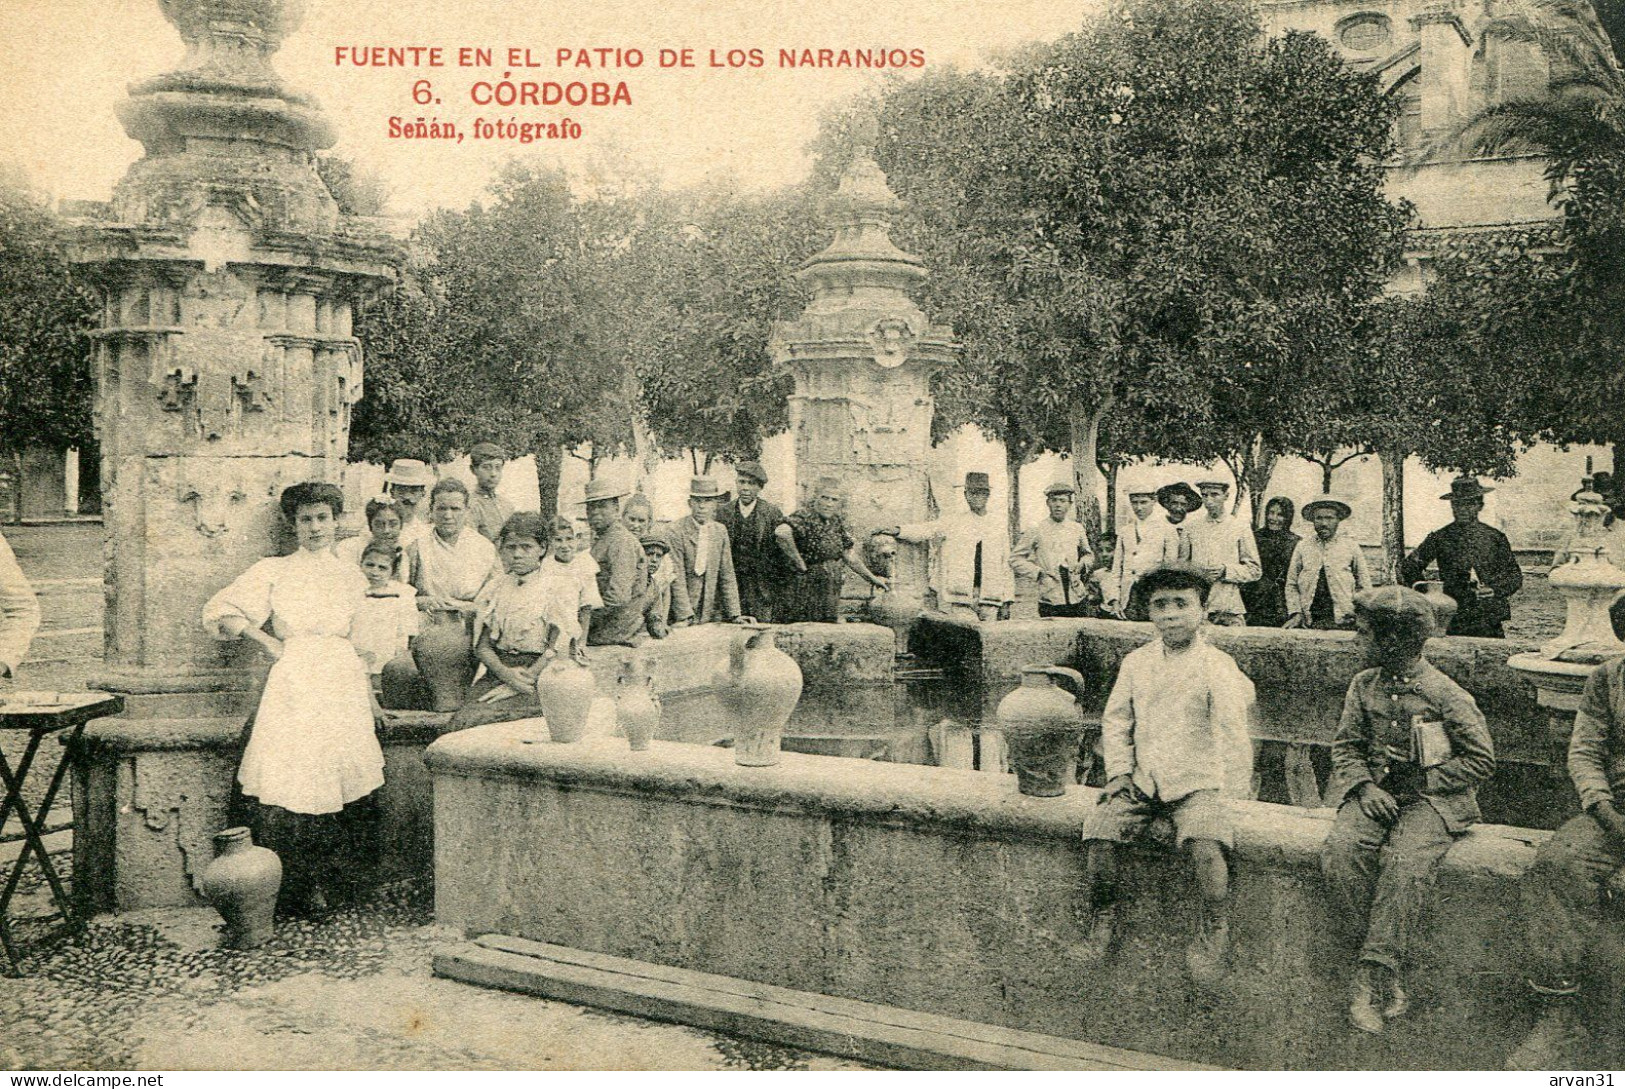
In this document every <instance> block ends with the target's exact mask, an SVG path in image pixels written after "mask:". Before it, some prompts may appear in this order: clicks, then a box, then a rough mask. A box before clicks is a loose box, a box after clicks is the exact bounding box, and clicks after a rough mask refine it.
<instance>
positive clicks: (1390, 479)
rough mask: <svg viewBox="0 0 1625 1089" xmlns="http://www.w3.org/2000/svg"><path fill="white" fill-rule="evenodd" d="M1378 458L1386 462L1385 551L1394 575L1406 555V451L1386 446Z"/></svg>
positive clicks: (1383, 512)
mask: <svg viewBox="0 0 1625 1089" xmlns="http://www.w3.org/2000/svg"><path fill="white" fill-rule="evenodd" d="M1377 460H1378V461H1379V462H1381V463H1382V554H1383V557H1384V559H1386V560H1387V561H1388V572H1389V575H1390V576H1394V575H1396V574H1397V572H1398V570H1399V562H1400V561H1401V560H1403V559H1404V558H1405V451H1404V450H1401V449H1398V448H1397V447H1384V448H1383V449H1381V450H1378V451H1377Z"/></svg>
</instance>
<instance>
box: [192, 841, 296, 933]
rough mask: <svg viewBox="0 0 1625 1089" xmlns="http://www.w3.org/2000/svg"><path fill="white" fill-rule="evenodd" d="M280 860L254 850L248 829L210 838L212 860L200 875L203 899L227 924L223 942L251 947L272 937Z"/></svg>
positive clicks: (260, 849) (273, 854)
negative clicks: (212, 844) (204, 898)
mask: <svg viewBox="0 0 1625 1089" xmlns="http://www.w3.org/2000/svg"><path fill="white" fill-rule="evenodd" d="M281 889H282V860H281V859H280V858H278V857H277V856H276V852H275V851H272V850H270V849H269V848H265V847H256V846H255V845H254V837H253V834H252V833H251V832H249V830H248V829H247V828H228V829H226V830H225V831H224V832H220V833H217V834H216V835H215V837H214V861H213V862H211V863H209V865H208V868H207V869H205V870H204V871H203V895H204V896H206V897H208V899H209V903H211V904H213V905H214V909H215V910H216V911H218V912H219V913H220V917H221V918H222V919H224V920H225V921H226V932H225V936H224V938H223V939H222V944H224V945H225V947H226V948H227V949H253V948H255V947H256V946H259V945H263V944H264V943H265V942H266V940H267V939H269V938H270V937H271V935H272V934H273V933H274V926H273V922H272V920H273V918H274V917H275V915H276V898H277V893H278V892H280V891H281Z"/></svg>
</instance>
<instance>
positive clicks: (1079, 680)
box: [997, 666, 1084, 798]
mask: <svg viewBox="0 0 1625 1089" xmlns="http://www.w3.org/2000/svg"><path fill="white" fill-rule="evenodd" d="M1057 682H1060V684H1057ZM1063 686H1064V687H1063ZM1074 693H1077V694H1079V695H1081V694H1082V693H1083V677H1082V676H1081V675H1080V674H1079V673H1078V672H1077V670H1074V669H1065V668H1062V667H1060V666H1028V667H1026V668H1025V669H1023V670H1022V671H1021V687H1019V688H1017V689H1016V690H1015V691H1014V692H1012V693H1010V694H1009V695H1008V696H1006V697H1004V699H1002V700H1000V701H999V709H998V712H997V716H998V725H999V729H1000V730H1001V731H1003V733H1004V737H1005V741H1006V743H1007V744H1008V745H1009V746H1010V763H1011V766H1012V767H1013V768H1014V769H1015V772H1016V786H1017V789H1019V790H1020V791H1021V793H1023V794H1028V795H1031V796H1032V797H1035V798H1058V797H1060V796H1061V795H1062V794H1065V793H1066V788H1067V787H1068V786H1069V785H1070V784H1072V783H1074V782H1076V781H1077V769H1078V743H1079V742H1080V741H1082V739H1083V725H1084V723H1083V714H1082V710H1081V708H1080V707H1079V706H1078V701H1077V699H1076V698H1075V697H1074Z"/></svg>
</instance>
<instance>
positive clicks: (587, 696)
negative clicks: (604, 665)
mask: <svg viewBox="0 0 1625 1089" xmlns="http://www.w3.org/2000/svg"><path fill="white" fill-rule="evenodd" d="M597 694H598V683H597V682H596V681H594V680H593V676H592V671H591V670H590V669H588V668H587V667H586V666H583V665H578V664H577V663H576V662H574V661H570V660H568V659H563V658H560V659H555V660H554V661H553V663H552V664H551V665H549V666H548V667H547V668H546V669H544V670H542V672H541V675H540V676H538V677H537V678H536V702H537V703H539V704H541V705H542V717H543V718H545V719H546V720H547V732H548V735H549V736H550V737H552V739H553V740H554V741H556V742H558V743H560V744H569V743H571V742H575V741H580V740H581V738H582V736H583V735H585V734H586V732H587V718H588V716H589V715H590V714H591V713H592V701H593V698H594V697H595V696H597Z"/></svg>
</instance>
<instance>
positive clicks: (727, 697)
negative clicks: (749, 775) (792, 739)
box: [716, 627, 801, 768]
mask: <svg viewBox="0 0 1625 1089" xmlns="http://www.w3.org/2000/svg"><path fill="white" fill-rule="evenodd" d="M716 681H717V690H718V696H719V698H720V699H721V701H722V706H723V708H724V709H725V710H726V711H727V713H728V715H729V717H730V718H731V719H732V722H731V725H732V727H733V735H734V763H736V764H742V765H744V766H745V767H752V768H759V767H767V766H768V765H770V764H777V763H778V762H779V740H780V738H781V737H783V735H784V724H785V723H786V722H788V721H789V719H790V712H792V711H794V710H795V708H796V702H797V701H798V700H800V699H801V667H800V666H798V665H796V660H795V659H794V658H792V657H790V656H789V655H788V654H786V653H784V651H782V650H780V649H779V648H778V647H777V646H775V645H774V643H773V633H772V632H771V631H768V630H767V629H765V628H761V627H747V628H746V629H745V630H744V631H741V632H739V633H738V634H736V635H735V636H734V641H733V646H732V647H731V648H729V653H728V664H727V666H726V668H724V669H722V670H720V671H719V672H718V675H717V678H716Z"/></svg>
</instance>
